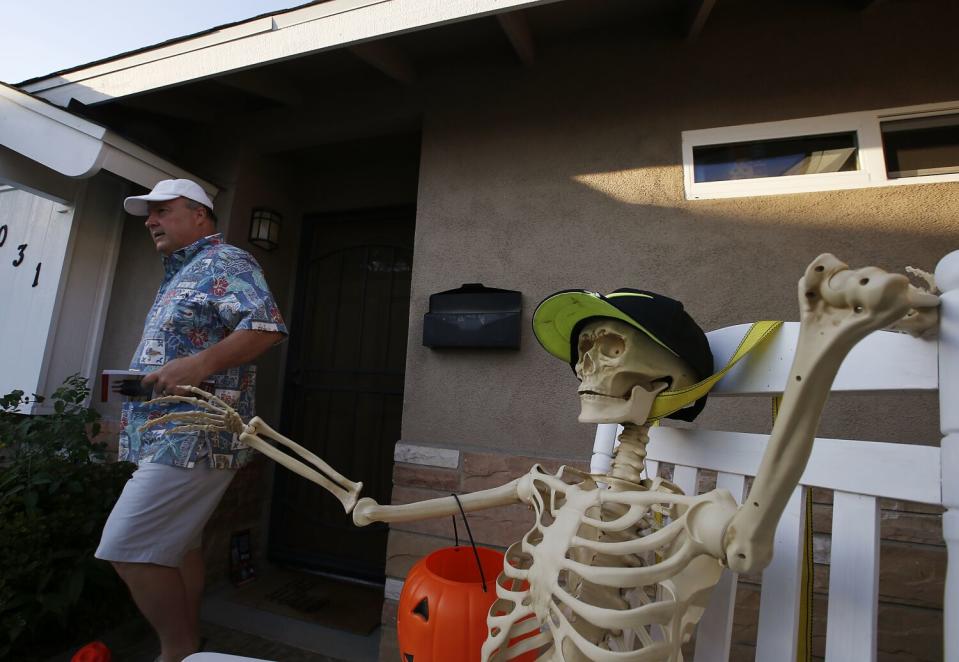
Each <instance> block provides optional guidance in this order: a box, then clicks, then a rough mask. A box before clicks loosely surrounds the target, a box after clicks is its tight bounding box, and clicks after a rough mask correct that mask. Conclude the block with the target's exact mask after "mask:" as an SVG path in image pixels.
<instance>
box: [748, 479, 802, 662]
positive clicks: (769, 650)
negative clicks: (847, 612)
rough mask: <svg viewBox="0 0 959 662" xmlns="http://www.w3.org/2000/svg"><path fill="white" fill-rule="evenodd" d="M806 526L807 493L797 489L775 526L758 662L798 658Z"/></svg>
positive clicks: (761, 605) (766, 573)
mask: <svg viewBox="0 0 959 662" xmlns="http://www.w3.org/2000/svg"><path fill="white" fill-rule="evenodd" d="M805 523H806V491H805V490H804V489H803V488H802V487H797V488H796V489H795V490H794V491H793V493H792V496H791V497H790V498H789V503H788V504H787V505H786V510H785V511H783V514H782V519H780V520H779V526H777V527H776V535H775V537H774V539H773V559H772V561H771V562H770V564H769V566H767V568H766V570H765V571H763V589H762V593H760V594H759V624H758V626H757V635H756V662H783V660H791V659H794V658H795V655H796V640H797V638H798V633H799V606H800V605H799V603H800V594H801V591H802V586H801V584H802V565H803V563H802V560H803V531H804V529H805Z"/></svg>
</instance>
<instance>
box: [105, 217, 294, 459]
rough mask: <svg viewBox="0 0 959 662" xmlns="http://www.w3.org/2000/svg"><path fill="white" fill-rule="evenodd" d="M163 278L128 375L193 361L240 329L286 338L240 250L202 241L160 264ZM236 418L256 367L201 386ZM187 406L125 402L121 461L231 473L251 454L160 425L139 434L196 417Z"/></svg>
mask: <svg viewBox="0 0 959 662" xmlns="http://www.w3.org/2000/svg"><path fill="white" fill-rule="evenodd" d="M163 270H164V278H163V283H162V284H161V285H160V289H159V291H158V292H157V295H156V300H155V301H154V302H153V307H152V308H150V312H149V313H148V314H147V317H146V322H145V323H144V325H143V336H142V338H141V339H140V344H139V346H138V347H137V350H136V353H135V354H134V355H133V360H132V361H131V362H130V370H138V371H141V372H144V373H148V372H152V371H154V370H157V369H159V368H160V367H161V366H162V365H164V364H165V363H167V362H168V361H172V360H173V359H176V358H179V357H183V356H189V355H191V354H196V353H198V352H200V351H202V350H204V349H206V348H207V347H210V346H212V345H215V344H216V343H218V342H220V341H221V340H223V339H224V338H226V337H227V336H228V335H229V334H230V333H231V332H233V331H238V330H241V329H252V330H254V331H277V332H280V333H283V334H286V333H287V330H286V325H285V324H284V323H283V318H282V317H281V316H280V311H279V310H278V309H277V306H276V302H275V301H274V300H273V295H272V294H271V293H270V289H269V287H268V286H267V284H266V280H265V279H264V278H263V272H262V270H261V269H260V265H259V264H257V262H256V260H255V259H254V258H253V256H252V255H250V254H249V253H247V252H246V251H244V250H241V249H239V248H236V247H235V246H231V245H229V244H225V243H223V237H222V235H219V234H214V235H210V236H209V237H204V238H203V239H200V240H199V241H196V242H194V243H193V244H190V245H189V246H186V247H184V248H181V249H179V250H177V251H174V252H173V253H171V254H170V255H169V256H166V257H164V258H163ZM202 387H203V388H205V389H206V390H212V392H213V394H214V395H216V396H217V397H218V398H221V399H222V400H224V401H225V402H226V403H228V404H229V405H230V406H231V407H233V408H234V409H236V411H237V412H238V413H239V414H240V416H242V417H243V419H244V420H248V419H249V418H250V417H251V416H252V415H253V404H254V403H253V397H254V392H255V390H256V367H255V366H252V365H241V366H237V367H235V368H230V369H229V370H227V371H225V372H222V373H218V374H215V375H211V376H210V377H208V378H207V382H206V383H205V385H203V386H202ZM195 409H197V408H196V407H193V406H191V405H190V404H187V403H172V404H148V403H146V402H135V401H130V402H125V403H124V405H123V409H122V413H121V416H120V427H121V432H120V454H119V459H120V460H126V461H129V462H136V463H138V464H144V463H147V462H156V463H158V464H168V465H172V466H176V467H188V468H190V467H193V466H194V465H195V464H196V462H197V461H198V460H201V459H204V458H205V459H206V461H207V462H208V463H209V464H210V466H211V467H214V468H217V469H236V468H239V467H241V466H243V465H244V464H246V462H248V461H249V459H250V457H251V455H252V453H253V450H252V449H251V448H249V447H248V446H246V445H245V444H243V443H242V442H240V441H239V438H238V437H237V435H234V434H231V433H227V432H208V431H195V430H194V431H185V432H184V431H181V432H171V430H172V428H174V427H177V425H183V423H182V422H181V423H179V424H178V423H174V422H170V423H166V424H161V425H158V426H157V427H155V428H148V429H147V430H144V431H143V432H139V431H138V428H139V427H140V426H141V425H143V424H144V423H145V422H146V421H147V420H150V419H154V418H158V417H160V416H163V415H164V414H170V413H173V412H177V411H190V410H195Z"/></svg>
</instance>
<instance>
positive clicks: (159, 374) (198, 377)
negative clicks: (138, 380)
mask: <svg viewBox="0 0 959 662" xmlns="http://www.w3.org/2000/svg"><path fill="white" fill-rule="evenodd" d="M209 375H210V373H208V372H207V371H206V368H205V366H204V361H203V360H202V358H201V357H200V355H199V354H194V355H193V356H184V357H181V358H179V359H173V360H172V361H170V362H169V363H167V364H166V365H164V366H163V367H162V368H160V369H159V370H156V371H154V372H151V373H150V374H148V375H147V376H146V377H144V378H143V382H142V384H143V385H144V386H151V385H152V386H153V392H154V393H156V394H157V395H187V392H186V391H184V390H182V389H179V388H177V387H178V386H199V385H200V382H202V381H203V380H204V379H206V378H207V377H209Z"/></svg>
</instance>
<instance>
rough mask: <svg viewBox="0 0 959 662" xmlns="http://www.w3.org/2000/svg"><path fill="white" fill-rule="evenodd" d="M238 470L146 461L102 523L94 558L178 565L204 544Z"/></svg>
mask: <svg viewBox="0 0 959 662" xmlns="http://www.w3.org/2000/svg"><path fill="white" fill-rule="evenodd" d="M234 475H236V471H235V470H232V469H211V468H210V467H209V466H208V465H207V463H206V462H198V463H197V464H196V466H194V467H193V468H192V469H184V468H182V467H171V466H168V465H165V464H155V463H152V462H151V463H146V464H142V465H140V467H139V468H138V469H137V470H136V471H134V472H133V476H131V477H130V480H128V481H127V484H126V485H125V486H124V488H123V493H122V494H120V498H119V499H117V503H116V505H115V506H114V507H113V511H112V512H111V513H110V517H109V518H107V522H106V524H105V525H104V526H103V535H102V536H101V538H100V546H99V547H98V548H97V551H96V554H95V556H96V557H97V558H98V559H103V560H105V561H124V562H127V563H155V564H157V565H165V566H170V567H178V566H179V565H180V563H181V562H182V560H183V556H184V555H185V554H186V553H187V552H188V551H190V550H191V549H196V548H197V547H199V546H200V544H201V541H202V536H203V527H204V526H205V525H206V522H207V520H208V519H210V515H212V514H213V511H214V510H215V509H216V505H217V504H218V503H219V502H220V497H222V496H223V493H224V492H226V488H227V487H229V485H230V481H231V480H233V476H234Z"/></svg>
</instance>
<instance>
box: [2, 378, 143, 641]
mask: <svg viewBox="0 0 959 662" xmlns="http://www.w3.org/2000/svg"><path fill="white" fill-rule="evenodd" d="M89 392H90V391H89V389H88V388H87V383H86V380H85V379H84V378H82V377H80V376H78V375H74V376H72V377H70V378H69V379H67V380H66V382H64V384H63V385H62V386H61V387H60V388H58V389H57V390H56V392H55V393H54V394H53V395H52V396H51V397H50V403H52V405H53V411H52V413H50V414H37V415H23V414H19V413H17V410H18V409H19V408H21V406H23V405H30V404H33V403H41V402H43V398H41V397H40V396H34V398H33V400H32V401H31V399H30V398H25V397H24V394H23V391H13V392H11V393H8V394H7V395H5V396H3V397H2V398H0V457H2V458H3V459H2V460H0V659H5V658H11V659H18V660H25V659H28V658H29V657H30V656H31V655H37V654H39V653H40V652H41V651H47V652H49V651H50V650H51V649H55V647H56V646H58V645H59V646H60V647H61V648H63V647H65V646H66V645H68V644H69V643H70V642H72V641H75V640H81V641H82V640H83V639H84V638H86V637H90V636H92V635H95V634H97V633H99V632H102V631H103V630H104V628H105V626H108V625H110V624H111V623H114V622H116V621H118V620H119V619H120V618H123V617H126V616H127V615H128V614H129V613H130V610H131V606H130V604H131V603H130V600H129V596H128V593H127V591H126V589H125V587H124V586H123V585H122V583H121V582H120V581H119V579H118V578H117V577H116V574H115V573H114V572H113V569H112V568H111V567H110V566H109V564H108V563H105V562H103V561H98V560H97V559H94V558H93V552H94V550H95V549H96V546H97V543H98V542H99V538H100V532H101V530H102V529H103V524H104V522H105V521H106V518H107V515H109V513H110V510H111V509H112V507H113V504H114V502H115V501H116V499H117V497H118V496H119V494H120V491H121V490H122V489H123V485H124V483H125V482H126V481H127V479H128V478H129V477H130V474H131V473H132V472H133V470H134V468H135V467H134V465H132V464H129V463H109V464H107V463H104V462H103V460H102V450H103V449H102V445H101V444H93V443H91V441H90V438H91V437H92V436H95V435H96V434H97V433H98V432H99V429H100V424H99V418H100V416H99V414H98V413H97V412H96V411H94V410H92V409H88V408H87V407H85V406H84V402H85V400H86V398H87V395H88V394H89Z"/></svg>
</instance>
